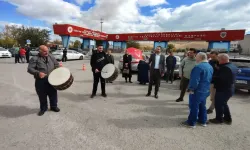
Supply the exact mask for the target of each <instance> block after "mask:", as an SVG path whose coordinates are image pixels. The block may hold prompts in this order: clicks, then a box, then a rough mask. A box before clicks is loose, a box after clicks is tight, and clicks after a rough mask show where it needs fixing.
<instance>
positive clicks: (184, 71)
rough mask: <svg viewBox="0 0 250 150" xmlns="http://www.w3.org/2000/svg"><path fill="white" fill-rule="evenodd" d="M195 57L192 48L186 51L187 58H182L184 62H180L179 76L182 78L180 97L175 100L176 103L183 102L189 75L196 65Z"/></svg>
mask: <svg viewBox="0 0 250 150" xmlns="http://www.w3.org/2000/svg"><path fill="white" fill-rule="evenodd" d="M195 55H196V50H195V49H194V48H190V50H189V51H188V57H186V58H184V60H182V62H181V65H180V76H181V77H182V78H181V93H180V97H179V98H178V99H177V100H176V102H182V101H183V98H184V96H185V93H186V90H187V87H188V84H189V79H190V73H191V71H192V69H193V68H194V66H195V64H196V62H195Z"/></svg>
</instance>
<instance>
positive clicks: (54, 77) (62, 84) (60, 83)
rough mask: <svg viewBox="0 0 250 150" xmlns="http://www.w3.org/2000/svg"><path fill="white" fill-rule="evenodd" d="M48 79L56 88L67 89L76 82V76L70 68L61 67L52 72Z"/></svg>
mask: <svg viewBox="0 0 250 150" xmlns="http://www.w3.org/2000/svg"><path fill="white" fill-rule="evenodd" d="M48 80H49V83H50V84H51V85H52V86H53V87H54V88H55V89H57V90H66V89H67V88H69V87H70V86H71V85H72V83H73V82H74V77H73V76H72V74H71V73H70V71H69V69H67V68H65V67H60V68H57V69H55V70H53V71H52V72H51V73H50V75H49V78H48Z"/></svg>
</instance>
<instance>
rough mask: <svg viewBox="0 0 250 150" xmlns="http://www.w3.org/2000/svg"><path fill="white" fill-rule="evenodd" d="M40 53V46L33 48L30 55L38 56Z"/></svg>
mask: <svg viewBox="0 0 250 150" xmlns="http://www.w3.org/2000/svg"><path fill="white" fill-rule="evenodd" d="M38 53H39V48H31V50H30V56H37V55H38Z"/></svg>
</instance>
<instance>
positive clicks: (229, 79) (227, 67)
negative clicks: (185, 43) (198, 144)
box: [176, 49, 238, 128]
mask: <svg viewBox="0 0 250 150" xmlns="http://www.w3.org/2000/svg"><path fill="white" fill-rule="evenodd" d="M210 58H211V59H210V61H208V57H207V54H206V53H203V52H200V53H198V54H196V50H195V49H190V50H189V52H188V57H186V58H185V59H184V60H183V61H182V62H181V71H180V73H181V74H180V75H181V77H182V80H181V94H180V97H179V98H178V99H177V100H176V102H181V101H183V97H184V95H185V92H186V91H188V92H189V108H190V113H189V116H188V119H187V121H185V122H183V123H182V124H183V125H186V126H188V127H191V128H195V126H196V123H198V124H200V125H202V126H204V127H205V126H207V123H213V124H221V123H226V124H229V125H230V124H231V123H232V117H231V113H230V110H229V107H228V104H227V102H228V100H229V99H230V98H231V97H232V96H233V94H234V90H235V87H234V84H235V77H236V74H237V70H238V69H237V67H236V66H235V65H233V64H232V63H230V61H229V56H228V54H225V53H222V54H218V52H215V51H213V52H211V53H210ZM209 95H210V99H211V101H212V103H211V106H210V107H209V109H208V110H206V99H207V97H208V96H209ZM214 108H215V111H216V118H214V119H210V120H209V122H207V114H209V113H212V112H213V109H214Z"/></svg>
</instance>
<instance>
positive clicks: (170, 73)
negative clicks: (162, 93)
mask: <svg viewBox="0 0 250 150" xmlns="http://www.w3.org/2000/svg"><path fill="white" fill-rule="evenodd" d="M175 65H176V58H175V56H174V55H173V52H172V51H170V52H169V56H168V57H167V58H166V66H167V79H166V81H167V83H168V81H169V78H170V79H171V84H172V83H173V80H174V69H175Z"/></svg>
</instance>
